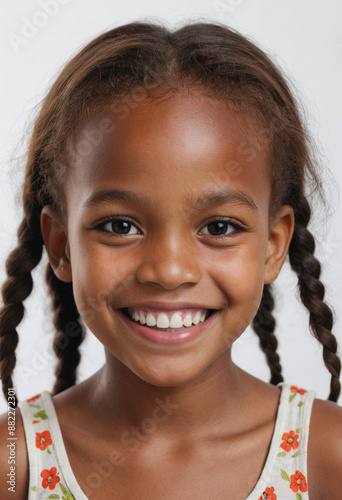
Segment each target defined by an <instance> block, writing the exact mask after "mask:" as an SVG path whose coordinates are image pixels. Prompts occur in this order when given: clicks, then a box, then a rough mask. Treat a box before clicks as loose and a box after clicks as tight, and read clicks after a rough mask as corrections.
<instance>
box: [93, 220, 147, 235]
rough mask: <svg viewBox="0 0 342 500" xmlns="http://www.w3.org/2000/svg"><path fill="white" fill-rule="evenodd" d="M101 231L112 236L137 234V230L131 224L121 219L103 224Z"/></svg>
mask: <svg viewBox="0 0 342 500" xmlns="http://www.w3.org/2000/svg"><path fill="white" fill-rule="evenodd" d="M102 229H104V230H105V231H108V232H109V233H112V234H120V235H125V234H138V230H137V228H136V227H135V226H133V224H131V222H129V221H127V220H123V219H116V220H111V221H109V222H106V223H105V224H103V226H102Z"/></svg>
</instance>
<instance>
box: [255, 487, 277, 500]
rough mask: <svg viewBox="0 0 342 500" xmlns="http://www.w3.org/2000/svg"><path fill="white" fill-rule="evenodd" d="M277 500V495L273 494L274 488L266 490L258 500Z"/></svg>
mask: <svg viewBox="0 0 342 500" xmlns="http://www.w3.org/2000/svg"><path fill="white" fill-rule="evenodd" d="M266 499H267V500H277V495H276V494H275V493H274V488H273V486H271V488H266V490H265V491H264V492H263V494H262V495H261V497H260V498H259V500H266Z"/></svg>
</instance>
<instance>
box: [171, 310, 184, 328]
mask: <svg viewBox="0 0 342 500" xmlns="http://www.w3.org/2000/svg"><path fill="white" fill-rule="evenodd" d="M182 326H183V320H182V316H181V315H180V314H179V313H175V314H173V315H172V317H171V319H170V327H171V328H182Z"/></svg>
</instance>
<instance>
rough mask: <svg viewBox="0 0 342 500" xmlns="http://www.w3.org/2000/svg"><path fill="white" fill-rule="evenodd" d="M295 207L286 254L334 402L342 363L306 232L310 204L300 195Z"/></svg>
mask: <svg viewBox="0 0 342 500" xmlns="http://www.w3.org/2000/svg"><path fill="white" fill-rule="evenodd" d="M296 205H297V211H296V213H295V216H296V217H295V220H296V223H295V230H294V235H293V238H292V241H291V244H290V250H289V258H290V263H291V267H292V269H293V270H294V271H295V272H296V273H297V276H298V287H299V291H300V298H301V301H302V302H303V304H304V306H305V307H306V308H307V309H308V311H309V314H310V316H309V323H310V328H311V331H312V333H313V335H314V336H315V337H316V339H317V340H318V341H319V342H320V343H321V344H322V346H323V359H324V363H325V366H326V367H327V369H328V370H329V372H330V374H331V383H330V394H329V400H331V401H337V399H338V396H339V394H340V390H341V384H340V381H339V376H340V372H341V362H340V359H339V357H338V356H337V354H336V352H337V341H336V338H335V337H334V335H333V334H332V333H331V330H332V326H333V315H332V311H331V309H330V308H329V306H328V305H327V304H326V303H325V302H324V301H323V299H324V294H325V288H324V285H323V284H322V282H321V281H320V280H319V277H320V275H321V265H320V263H319V261H318V260H317V259H316V257H314V251H315V240H314V238H313V236H312V234H311V233H310V231H309V230H308V229H307V225H308V223H309V221H310V216H311V210H310V206H309V203H308V201H307V199H306V198H305V196H303V195H300V196H299V197H298V198H297V201H296Z"/></svg>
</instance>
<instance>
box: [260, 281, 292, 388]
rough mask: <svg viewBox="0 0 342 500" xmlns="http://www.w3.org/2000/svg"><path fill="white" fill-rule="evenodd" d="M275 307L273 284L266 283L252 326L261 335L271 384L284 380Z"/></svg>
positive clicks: (261, 344)
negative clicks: (278, 348) (278, 351)
mask: <svg viewBox="0 0 342 500" xmlns="http://www.w3.org/2000/svg"><path fill="white" fill-rule="evenodd" d="M273 308H274V298H273V295H272V291H271V285H264V290H263V294H262V299H261V302H260V306H259V309H258V312H257V314H256V315H255V317H254V319H253V322H252V326H253V329H254V331H255V333H256V334H257V335H258V337H259V341H260V347H261V349H262V350H263V352H264V353H265V356H266V359H267V363H268V366H269V367H270V370H271V380H270V382H271V384H273V385H277V384H279V382H282V381H283V380H284V379H283V376H282V374H281V364H280V358H279V355H278V353H277V347H278V341H277V338H276V336H275V334H274V329H275V325H276V322H275V319H274V317H273V315H272V311H273Z"/></svg>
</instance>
